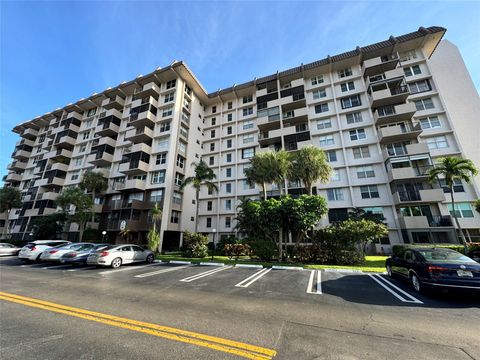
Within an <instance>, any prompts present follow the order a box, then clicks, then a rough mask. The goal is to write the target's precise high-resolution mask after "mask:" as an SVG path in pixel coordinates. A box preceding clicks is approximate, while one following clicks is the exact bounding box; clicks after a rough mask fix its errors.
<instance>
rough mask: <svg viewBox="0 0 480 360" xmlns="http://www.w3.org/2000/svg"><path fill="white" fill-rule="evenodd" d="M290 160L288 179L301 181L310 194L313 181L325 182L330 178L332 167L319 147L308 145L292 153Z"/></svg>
mask: <svg viewBox="0 0 480 360" xmlns="http://www.w3.org/2000/svg"><path fill="white" fill-rule="evenodd" d="M291 160H292V169H291V173H290V179H291V180H293V181H302V182H303V184H304V185H305V189H306V190H307V193H308V195H312V186H313V184H314V183H316V182H317V181H320V182H322V183H327V182H328V181H329V180H330V176H331V174H332V168H331V166H330V165H329V164H328V162H327V158H326V156H325V152H324V151H323V150H322V149H320V148H319V147H316V146H313V145H308V146H306V147H304V148H302V149H300V150H298V151H296V152H295V153H293V154H292V156H291Z"/></svg>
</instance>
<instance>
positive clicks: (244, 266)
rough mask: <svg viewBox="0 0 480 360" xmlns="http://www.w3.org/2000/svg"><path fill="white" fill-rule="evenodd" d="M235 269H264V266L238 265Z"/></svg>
mask: <svg viewBox="0 0 480 360" xmlns="http://www.w3.org/2000/svg"><path fill="white" fill-rule="evenodd" d="M235 267H238V268H252V269H263V265H255V264H236V265H235Z"/></svg>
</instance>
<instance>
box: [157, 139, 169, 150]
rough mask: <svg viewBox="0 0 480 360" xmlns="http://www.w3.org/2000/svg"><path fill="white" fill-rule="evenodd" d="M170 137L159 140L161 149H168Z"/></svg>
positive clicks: (158, 144) (158, 143)
mask: <svg viewBox="0 0 480 360" xmlns="http://www.w3.org/2000/svg"><path fill="white" fill-rule="evenodd" d="M168 143H169V141H168V137H164V138H161V139H157V146H158V147H159V148H161V149H163V148H167V147H168Z"/></svg>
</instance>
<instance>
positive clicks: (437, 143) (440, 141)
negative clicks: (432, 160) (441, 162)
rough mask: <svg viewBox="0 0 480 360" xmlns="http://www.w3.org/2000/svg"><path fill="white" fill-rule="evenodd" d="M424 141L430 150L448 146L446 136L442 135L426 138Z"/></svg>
mask: <svg viewBox="0 0 480 360" xmlns="http://www.w3.org/2000/svg"><path fill="white" fill-rule="evenodd" d="M426 141H427V146H428V148H429V149H430V150H432V149H445V148H448V142H447V138H446V137H445V136H443V135H442V136H435V137H430V138H427V140H426Z"/></svg>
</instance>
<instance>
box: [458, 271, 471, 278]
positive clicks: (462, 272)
mask: <svg viewBox="0 0 480 360" xmlns="http://www.w3.org/2000/svg"><path fill="white" fill-rule="evenodd" d="M457 275H458V276H462V277H473V274H472V272H471V271H468V270H457Z"/></svg>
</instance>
